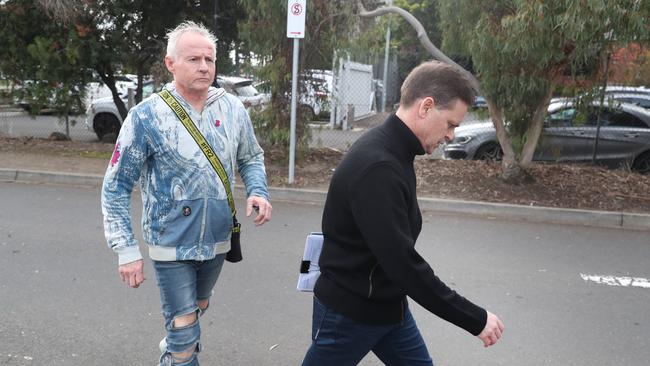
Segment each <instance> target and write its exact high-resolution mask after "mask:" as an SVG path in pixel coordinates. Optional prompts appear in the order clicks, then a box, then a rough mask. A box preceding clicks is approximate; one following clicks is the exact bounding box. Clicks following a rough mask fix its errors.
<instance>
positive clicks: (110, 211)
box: [101, 110, 149, 265]
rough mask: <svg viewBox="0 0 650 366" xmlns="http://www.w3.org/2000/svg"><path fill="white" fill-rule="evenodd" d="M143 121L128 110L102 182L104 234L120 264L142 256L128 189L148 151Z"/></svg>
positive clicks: (131, 187)
mask: <svg viewBox="0 0 650 366" xmlns="http://www.w3.org/2000/svg"><path fill="white" fill-rule="evenodd" d="M148 150H149V149H148V144H147V138H146V134H145V130H144V127H143V124H142V123H140V121H139V120H138V117H137V113H134V111H133V110H132V111H131V113H129V115H128V116H127V117H126V119H125V120H124V123H123V124H122V127H121V130H120V134H119V136H118V138H117V142H116V144H115V150H114V151H113V156H112V157H111V160H110V162H109V164H108V168H107V169H106V174H105V175H104V182H103V185H102V195H101V203H102V214H103V215H104V235H105V236H106V241H107V243H108V246H109V247H110V248H111V249H112V250H113V251H114V252H115V253H117V255H118V262H119V264H120V265H122V264H126V263H130V262H134V261H136V260H139V259H141V258H142V254H141V253H140V249H139V247H138V242H137V240H136V239H135V237H134V234H133V228H132V223H131V212H130V209H131V207H130V204H131V192H132V191H133V186H134V185H135V183H136V182H137V181H138V179H139V178H140V172H141V170H142V166H143V164H144V162H145V160H146V158H147V155H148Z"/></svg>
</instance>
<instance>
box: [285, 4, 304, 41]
mask: <svg viewBox="0 0 650 366" xmlns="http://www.w3.org/2000/svg"><path fill="white" fill-rule="evenodd" d="M306 2H307V0H289V1H288V2H287V37H288V38H305V13H306V9H307V8H306V6H307V4H306Z"/></svg>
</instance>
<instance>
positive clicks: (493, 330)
mask: <svg viewBox="0 0 650 366" xmlns="http://www.w3.org/2000/svg"><path fill="white" fill-rule="evenodd" d="M504 329H505V328H504V326H503V323H502V322H501V320H500V319H499V318H498V317H497V316H496V315H494V314H492V313H491V312H489V311H488V312H487V321H486V322H485V328H483V331H482V332H481V334H479V335H478V337H479V338H480V339H481V340H482V341H483V345H484V346H485V347H490V346H492V345H494V344H496V343H497V341H498V340H499V338H501V335H503V330H504Z"/></svg>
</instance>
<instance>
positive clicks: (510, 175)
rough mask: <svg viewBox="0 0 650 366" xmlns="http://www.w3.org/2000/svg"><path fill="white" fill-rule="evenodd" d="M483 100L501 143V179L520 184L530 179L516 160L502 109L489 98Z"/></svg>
mask: <svg viewBox="0 0 650 366" xmlns="http://www.w3.org/2000/svg"><path fill="white" fill-rule="evenodd" d="M485 101H486V102H487V105H488V109H489V111H490V118H491V119H492V123H493V124H494V128H495V129H496V131H497V139H498V140H499V144H500V145H501V151H503V157H502V159H503V160H502V161H501V169H502V171H501V179H503V181H505V182H507V183H511V184H521V183H526V182H529V181H531V179H532V177H531V176H530V174H528V172H527V171H526V170H525V169H523V168H522V167H521V166H520V165H519V162H518V161H517V158H516V156H515V150H514V149H513V148H512V141H511V140H510V136H508V132H507V131H506V128H505V124H504V123H503V111H502V110H501V109H500V108H498V107H497V106H496V104H494V102H493V101H492V100H491V99H489V98H485Z"/></svg>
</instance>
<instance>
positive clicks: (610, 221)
mask: <svg viewBox="0 0 650 366" xmlns="http://www.w3.org/2000/svg"><path fill="white" fill-rule="evenodd" d="M102 179H103V176H101V175H84V174H73V173H58V172H43V171H29V170H16V169H0V181H5V182H32V183H54V184H71V185H82V186H92V187H98V186H100V185H101V183H102ZM269 191H270V192H269V193H270V194H271V198H272V200H273V201H288V202H302V203H315V204H322V203H323V202H325V197H326V195H327V192H324V191H317V190H307V189H296V188H281V187H270V188H269ZM234 193H235V196H237V197H239V198H242V197H245V190H244V187H243V186H239V185H238V186H236V187H235V192H234ZM419 205H420V209H421V210H423V211H431V212H437V213H441V214H455V215H468V216H473V217H484V218H491V219H498V218H500V219H506V220H513V221H528V222H544V223H552V224H553V223H555V224H566V225H581V226H593V227H605V228H620V229H634V230H645V231H650V214H637V213H627V212H609V211H592V210H577V209H565V208H551V207H535V206H522V205H511V204H503V203H486V202H471V201H458V200H448V199H439V198H420V199H419Z"/></svg>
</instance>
